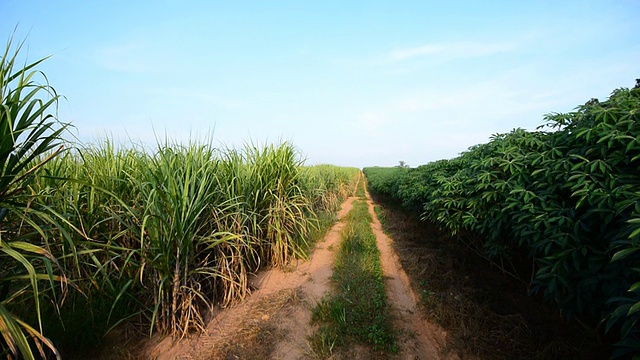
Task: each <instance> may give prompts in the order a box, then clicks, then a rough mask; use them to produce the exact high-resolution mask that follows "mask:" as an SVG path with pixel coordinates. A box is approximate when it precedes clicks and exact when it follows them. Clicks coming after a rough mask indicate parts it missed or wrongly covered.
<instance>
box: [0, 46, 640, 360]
mask: <svg viewBox="0 0 640 360" xmlns="http://www.w3.org/2000/svg"><path fill="white" fill-rule="evenodd" d="M21 47H22V44H18V46H17V47H16V48H15V50H14V49H13V46H12V43H11V42H9V44H8V45H7V47H6V50H5V52H4V53H3V55H2V63H1V66H0V81H1V83H0V98H1V99H2V108H1V109H0V171H1V174H0V332H1V335H2V336H1V337H0V357H1V358H7V359H12V358H16V359H18V358H24V359H35V358H65V359H86V358H100V359H131V358H157V359H164V358H166V359H170V358H183V359H218V358H224V359H227V358H229V359H233V358H241V359H263V358H278V359H302V358H355V359H369V358H411V359H432V358H440V359H460V358H472V359H475V358H477V359H515V358H526V359H570V358H576V359H580V358H608V357H614V358H630V357H633V356H634V355H636V354H638V353H640V324H638V318H639V316H640V274H639V272H640V270H639V269H640V175H639V174H640V125H639V124H638V120H639V119H638V118H639V117H640V113H639V111H640V84H638V85H636V87H635V88H633V89H618V90H616V91H614V92H613V94H612V95H611V97H610V98H609V99H607V100H605V101H602V102H599V101H598V100H595V99H592V100H591V101H589V102H588V103H586V104H585V105H583V106H581V107H579V108H578V109H577V110H576V111H575V112H572V113H568V114H553V115H548V116H547V117H546V118H545V119H546V124H545V125H544V127H542V128H540V129H539V130H538V131H524V130H514V131H513V132H511V133H509V134H500V135H496V136H494V138H493V139H492V140H491V141H490V142H489V143H487V144H483V145H477V146H474V147H471V148H470V149H469V151H467V152H465V153H463V154H461V155H460V157H458V158H455V159H451V160H441V161H438V162H434V163H430V164H427V165H423V166H420V167H417V168H407V167H404V166H400V167H396V168H376V167H372V168H365V169H364V175H366V177H365V176H364V175H363V173H362V172H361V171H359V169H356V168H345V167H337V166H333V165H316V166H307V165H305V163H304V160H303V158H302V156H301V153H300V151H299V150H298V149H297V148H296V147H295V146H293V145H292V144H290V143H279V144H248V145H246V146H244V147H243V148H240V149H235V148H219V147H215V146H213V141H212V140H211V141H193V142H190V143H186V144H185V143H178V142H173V141H171V140H166V141H164V142H162V141H159V142H158V143H157V144H156V145H155V146H152V147H149V146H147V145H144V146H143V145H141V144H115V143H114V142H113V141H111V140H104V141H102V142H97V143H94V144H77V143H72V142H69V141H67V140H66V139H67V138H69V136H68V133H67V128H68V126H70V125H69V124H65V123H63V122H61V121H60V120H58V119H57V117H56V106H57V101H58V99H59V95H58V94H57V93H56V91H55V89H54V88H53V87H52V86H51V85H49V84H48V83H47V80H46V77H44V75H43V74H41V73H40V72H38V71H37V67H38V65H39V64H40V63H41V62H42V61H43V60H40V61H37V62H35V63H31V64H27V65H25V66H18V64H17V59H18V53H19V52H20V48H21ZM79 130H80V131H81V130H82V129H79ZM369 191H371V193H372V195H373V196H374V199H375V201H374V200H372V198H371V196H370V195H369ZM405 270H406V272H405Z"/></svg>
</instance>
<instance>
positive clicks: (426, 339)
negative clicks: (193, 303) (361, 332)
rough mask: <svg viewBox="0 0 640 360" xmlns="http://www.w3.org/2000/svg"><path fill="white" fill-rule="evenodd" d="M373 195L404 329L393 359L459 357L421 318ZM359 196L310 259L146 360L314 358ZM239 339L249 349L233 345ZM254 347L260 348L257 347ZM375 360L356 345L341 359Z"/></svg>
mask: <svg viewBox="0 0 640 360" xmlns="http://www.w3.org/2000/svg"><path fill="white" fill-rule="evenodd" d="M367 198H368V203H369V211H370V213H371V214H372V216H373V219H374V221H373V224H372V229H373V231H374V234H375V235H376V239H377V244H378V247H379V249H380V252H381V259H382V267H383V271H384V275H385V278H386V286H387V294H388V297H389V301H390V303H391V304H392V308H393V312H394V316H395V318H396V326H397V328H398V329H401V338H400V340H399V348H400V353H399V354H397V355H394V356H392V358H397V359H457V358H458V357H457V356H456V355H455V354H452V353H448V354H447V355H446V356H444V355H442V351H441V349H443V348H445V338H446V333H445V332H444V331H443V330H442V329H440V328H439V327H437V326H436V325H434V324H430V323H428V322H427V321H426V320H424V319H423V318H422V317H421V316H420V315H419V314H420V312H419V311H418V309H417V306H418V305H417V303H418V298H417V297H416V295H415V294H414V293H413V291H412V290H411V286H410V283H409V278H408V277H407V275H406V273H405V272H404V271H403V269H402V267H401V265H400V262H399V260H398V257H397V255H396V254H395V252H394V251H393V249H392V247H391V242H392V240H391V239H390V238H389V237H388V236H386V235H385V234H384V232H383V231H382V227H381V225H380V221H379V220H378V218H377V216H376V215H375V213H374V211H373V203H372V201H371V199H370V197H369V195H368V194H367ZM356 199H357V198H355V197H351V198H349V199H347V200H346V201H345V202H344V203H343V204H342V207H341V210H340V211H339V212H338V215H337V219H338V221H337V222H336V224H335V225H334V226H333V227H332V228H331V230H330V231H329V232H328V233H327V235H326V237H325V239H324V240H323V241H321V242H319V243H318V244H317V245H316V248H315V250H314V251H313V253H312V256H311V257H310V259H309V260H308V261H298V263H297V264H295V267H294V268H293V269H290V270H289V271H282V270H281V269H271V270H266V271H263V272H261V273H260V274H258V275H257V276H255V277H254V278H252V279H251V285H252V287H253V288H254V291H253V293H252V295H251V296H250V297H249V299H247V300H246V301H244V302H242V303H241V304H239V305H236V306H232V307H229V308H226V309H221V310H218V311H217V313H216V314H214V315H215V316H214V317H213V320H212V321H211V322H210V324H209V326H208V328H207V332H206V333H204V334H202V335H200V336H198V337H196V338H191V339H184V340H182V341H180V342H179V343H177V344H172V343H171V339H165V340H163V341H162V342H160V343H158V344H155V345H153V346H152V347H150V348H149V349H148V350H147V351H146V354H147V355H146V357H148V358H152V359H158V360H168V359H218V358H227V359H237V358H255V359H258V358H264V357H270V358H272V359H284V360H297V359H309V358H314V355H313V351H312V349H311V346H310V344H309V342H308V338H309V336H310V335H312V334H313V332H314V330H315V329H314V328H313V326H311V325H310V320H311V309H312V308H313V307H314V306H315V304H316V302H317V301H318V300H320V299H321V298H322V296H323V295H324V294H325V293H326V292H327V291H329V282H330V277H331V274H332V264H333V259H334V255H335V251H336V250H337V248H338V244H339V241H340V231H341V229H342V227H343V226H344V223H343V222H342V221H340V219H342V218H343V217H344V216H345V215H346V214H347V213H348V212H349V210H351V207H352V203H353V201H354V200H356ZM239 339H242V340H240V341H238V340H239ZM238 342H240V343H242V345H235V344H234V343H238ZM252 344H253V347H254V348H257V349H259V350H260V351H257V352H256V351H254V350H252V349H251V347H252ZM234 346H235V348H234ZM236 350H237V351H236ZM361 350H362V351H361ZM234 351H236V352H235V353H234ZM261 351H262V352H261ZM222 354H224V355H222ZM234 354H236V355H234ZM238 354H239V355H238ZM369 355H370V353H369V352H367V351H366V350H364V349H361V348H360V347H354V348H352V349H344V350H343V351H342V354H341V355H339V356H338V357H340V358H353V359H360V358H369Z"/></svg>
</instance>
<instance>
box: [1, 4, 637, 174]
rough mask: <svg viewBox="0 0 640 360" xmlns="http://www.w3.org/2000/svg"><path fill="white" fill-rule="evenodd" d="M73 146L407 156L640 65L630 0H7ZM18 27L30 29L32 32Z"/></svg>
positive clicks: (6, 28)
mask: <svg viewBox="0 0 640 360" xmlns="http://www.w3.org/2000/svg"><path fill="white" fill-rule="evenodd" d="M0 14H1V17H2V22H1V23H0V35H1V36H2V38H3V39H9V37H10V36H11V34H12V33H13V31H14V28H15V27H16V25H18V29H17V31H16V33H15V38H16V39H24V38H25V37H26V46H27V47H28V59H29V60H36V59H38V58H40V57H43V56H47V55H53V56H52V57H51V58H50V59H49V60H47V61H46V62H45V63H44V64H43V65H42V66H41V68H40V69H41V70H43V71H44V72H45V73H46V75H47V77H48V78H49V81H50V83H51V84H52V85H53V86H54V87H55V88H56V89H57V91H58V92H59V93H61V94H62V95H64V96H65V97H66V100H64V101H62V103H61V104H60V111H59V115H60V119H61V120H62V121H65V122H71V123H73V125H74V126H75V130H74V133H75V135H76V136H77V137H78V138H79V139H80V140H82V141H84V142H92V141H99V139H102V138H104V137H105V136H113V137H114V138H116V140H118V141H122V142H124V143H126V142H128V141H129V139H132V140H133V141H136V142H144V143H149V144H150V143H154V142H155V138H156V136H159V137H162V138H163V137H164V136H165V134H167V135H168V136H169V137H171V138H173V139H176V140H177V141H187V140H188V139H190V138H191V139H193V138H204V137H206V136H207V135H211V134H212V135H211V137H212V138H213V141H214V142H215V144H216V145H220V146H241V145H242V144H243V143H245V142H250V141H253V142H279V141H282V140H286V141H291V142H292V143H293V144H295V145H296V146H297V147H298V148H299V149H300V151H301V152H302V154H303V155H304V156H305V157H306V158H307V163H308V164H317V163H332V164H336V165H347V166H357V167H364V166H371V165H382V166H393V165H396V164H397V163H398V161H400V160H402V161H405V162H407V163H408V164H409V165H412V166H417V165H420V164H424V163H427V162H430V161H433V160H438V159H442V158H452V157H455V156H457V155H458V154H459V153H460V152H461V151H464V150H466V149H467V148H468V147H469V146H471V145H474V144H478V143H483V142H486V141H488V138H489V136H490V135H491V134H495V133H502V132H508V131H510V130H511V129H513V128H517V127H522V128H526V129H531V130H533V129H535V127H536V126H538V125H541V124H542V123H543V116H544V114H547V113H550V112H566V111H570V110H572V109H573V108H574V107H576V106H578V105H580V104H583V103H584V102H586V101H587V100H589V99H590V98H592V97H598V98H600V99H603V98H606V97H607V96H608V95H609V94H610V93H611V91H612V90H613V89H615V88H619V87H631V86H633V85H634V83H635V79H636V78H639V77H640V35H639V34H640V21H637V19H638V18H640V1H636V0H619V1H526V2H525V1H447V2H444V1H439V2H435V1H357V2H356V1H352V2H345V1H316V2H310V1H270V2H266V1H102V2H97V1H83V2H80V1H44V0H43V1H34V0H0ZM27 35H28V36H27Z"/></svg>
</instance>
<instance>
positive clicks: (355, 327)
mask: <svg viewBox="0 0 640 360" xmlns="http://www.w3.org/2000/svg"><path fill="white" fill-rule="evenodd" d="M346 221H347V223H346V225H345V227H344V229H343V231H342V242H341V244H340V248H339V251H338V254H337V255H336V259H335V265H334V273H333V276H332V280H333V287H334V291H333V294H332V295H329V296H327V297H325V298H323V299H322V300H321V301H320V302H319V303H318V305H317V306H316V307H315V308H314V309H313V314H312V320H313V321H314V322H315V323H317V324H319V329H318V331H317V332H316V333H315V335H314V337H313V338H312V339H311V340H312V341H311V342H312V345H313V348H314V351H315V352H316V355H318V356H319V357H328V356H331V355H332V353H333V350H334V347H335V346H345V345H348V344H352V343H360V344H369V345H370V346H371V347H373V349H374V351H377V352H394V353H395V352H397V345H396V334H395V332H394V329H393V326H392V321H391V316H390V307H389V305H388V303H387V297H386V293H385V286H384V279H383V275H382V274H383V273H382V268H381V265H380V251H379V250H378V248H377V246H376V238H375V236H374V234H373V232H372V231H371V221H372V218H371V215H370V214H369V211H368V205H367V203H366V202H365V201H363V200H359V201H356V202H355V203H354V205H353V209H352V210H351V212H349V214H348V215H347V217H346Z"/></svg>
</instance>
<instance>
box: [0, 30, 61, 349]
mask: <svg viewBox="0 0 640 360" xmlns="http://www.w3.org/2000/svg"><path fill="white" fill-rule="evenodd" d="M23 45H24V41H22V42H21V43H19V44H18V45H17V46H15V48H14V47H13V37H11V38H10V39H9V41H8V43H7V46H6V48H5V50H4V53H3V54H2V59H1V60H0V99H2V106H1V107H0V333H1V334H2V336H1V337H0V357H6V356H13V357H16V358H18V357H22V358H25V359H34V352H35V351H34V350H35V349H37V352H38V353H39V354H40V355H41V356H42V357H43V358H44V357H45V355H46V353H47V352H51V353H53V354H55V356H56V357H57V358H60V355H59V354H58V351H57V350H56V348H55V346H54V345H53V343H52V342H51V341H50V340H49V339H47V338H46V337H45V336H44V334H43V331H42V329H43V327H42V316H41V304H40V302H41V299H42V298H43V294H44V293H45V292H50V294H49V295H50V296H49V298H50V299H55V300H58V301H59V300H60V299H61V297H62V295H63V291H61V290H63V289H64V288H65V282H66V279H65V277H64V275H63V274H62V272H61V271H60V270H59V266H58V264H57V261H56V259H55V257H54V256H53V255H52V254H51V252H50V251H49V250H48V246H47V241H48V240H47V239H48V235H47V233H48V228H49V226H50V225H52V224H54V223H55V222H56V221H55V218H56V217H55V216H54V215H52V214H50V213H47V212H46V211H44V210H42V209H37V208H35V207H33V206H31V203H32V201H33V200H34V198H35V197H37V196H38V194H37V193H34V191H33V189H32V188H31V187H30V183H31V182H32V180H33V179H34V177H36V176H38V173H39V171H38V170H39V169H40V168H41V167H42V166H43V165H44V164H45V163H46V162H47V161H48V160H50V159H52V158H53V157H55V156H56V155H57V154H58V153H60V151H62V147H61V145H60V144H61V135H62V133H63V132H64V131H65V128H66V125H64V124H62V123H60V122H59V121H58V120H57V118H56V116H55V110H56V109H57V102H58V99H59V95H58V94H57V92H56V91H55V89H54V88H53V87H52V86H51V85H49V83H48V81H47V78H46V76H45V75H44V74H43V73H42V72H40V71H38V70H36V67H37V66H38V65H40V64H41V63H42V62H43V61H44V60H46V58H43V59H40V60H38V61H35V62H33V63H25V65H23V66H20V65H19V58H20V56H19V55H20V50H21V49H22V47H23ZM38 79H44V83H42V84H41V83H39V82H38V81H37V80H38ZM52 112H53V113H52ZM56 289H57V290H56ZM25 309H29V310H28V312H31V313H32V314H35V319H36V320H35V324H34V323H33V321H32V323H29V322H28V321H27V320H25V318H24V317H21V316H19V315H17V314H18V313H20V314H24V313H26V312H27V311H26V310H25ZM32 309H33V311H31V310H32Z"/></svg>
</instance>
